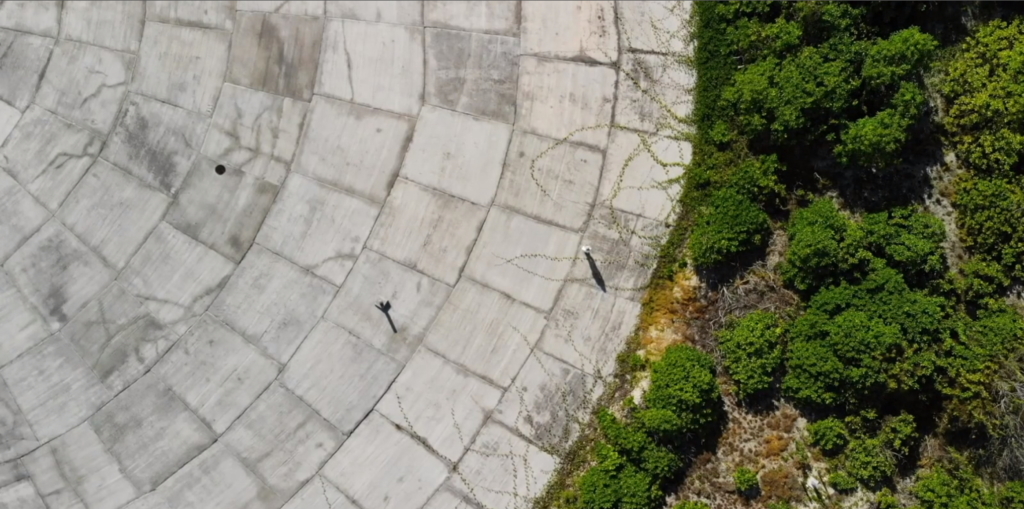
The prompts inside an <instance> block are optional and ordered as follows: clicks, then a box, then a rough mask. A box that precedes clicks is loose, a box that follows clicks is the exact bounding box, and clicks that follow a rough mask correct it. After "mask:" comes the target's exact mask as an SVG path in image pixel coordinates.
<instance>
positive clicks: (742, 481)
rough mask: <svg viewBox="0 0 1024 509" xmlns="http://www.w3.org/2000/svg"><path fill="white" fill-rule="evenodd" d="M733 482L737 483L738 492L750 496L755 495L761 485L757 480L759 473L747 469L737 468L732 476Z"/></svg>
mask: <svg viewBox="0 0 1024 509" xmlns="http://www.w3.org/2000/svg"><path fill="white" fill-rule="evenodd" d="M732 480H733V482H735V483H736V491H738V492H740V493H742V494H744V495H745V496H750V495H752V494H755V493H756V492H757V490H758V488H759V487H760V483H759V482H758V480H757V472H754V471H753V470H751V469H749V468H747V467H740V468H737V469H736V471H735V472H733V474H732Z"/></svg>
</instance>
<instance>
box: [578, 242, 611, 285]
mask: <svg viewBox="0 0 1024 509" xmlns="http://www.w3.org/2000/svg"><path fill="white" fill-rule="evenodd" d="M583 255H584V256H586V257H587V265H590V275H592V276H594V282H595V283H597V286H598V288H600V289H601V291H602V292H604V293H608V288H607V287H606V286H605V283H604V276H602V275H601V269H599V268H597V262H596V261H594V256H593V255H591V254H590V253H589V252H587V253H583Z"/></svg>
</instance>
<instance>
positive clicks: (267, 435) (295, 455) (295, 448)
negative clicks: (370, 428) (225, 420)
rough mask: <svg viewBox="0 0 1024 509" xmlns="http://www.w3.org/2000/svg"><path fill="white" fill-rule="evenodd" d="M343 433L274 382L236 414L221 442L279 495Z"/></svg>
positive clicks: (312, 470)
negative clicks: (238, 415)
mask: <svg viewBox="0 0 1024 509" xmlns="http://www.w3.org/2000/svg"><path fill="white" fill-rule="evenodd" d="M344 440H345V436H344V435H342V434H341V432H339V431H338V430H337V429H335V428H334V426H331V425H330V423H328V422H327V421H325V420H324V419H323V418H322V417H320V416H319V415H317V414H316V412H314V411H313V409H312V408H309V407H308V406H306V404H305V403H303V402H302V400H300V399H299V398H298V397H296V396H295V395H293V394H292V393H290V392H288V390H287V389H285V388H284V387H282V386H281V385H280V384H278V383H276V382H275V383H273V384H271V385H270V388H268V389H267V391H266V392H264V393H263V395H261V396H260V397H259V399H257V400H256V402H255V403H253V404H252V406H251V407H249V409H248V410H246V412H245V413H244V414H242V416H241V417H239V418H238V421H236V422H235V423H234V424H233V425H232V426H231V428H229V429H228V430H227V432H225V433H224V436H223V437H221V442H222V443H223V444H224V445H226V446H227V447H228V448H229V449H231V450H232V451H235V453H236V454H237V455H238V458H239V459H241V460H242V463H244V464H246V465H247V466H248V467H249V469H250V470H252V471H253V472H254V473H255V474H256V475H258V476H259V477H260V478H261V479H262V480H263V482H264V483H265V484H266V485H267V486H269V487H270V488H272V489H273V490H274V491H275V492H277V493H278V494H279V495H282V496H285V497H290V496H292V494H294V493H295V492H297V491H298V490H299V488H300V487H302V485H303V484H304V483H306V481H308V480H309V479H310V478H312V477H313V475H315V474H316V472H317V470H319V469H320V467H321V466H322V465H323V464H324V463H326V462H327V460H328V458H330V457H331V456H332V455H333V454H334V453H335V452H336V451H337V450H338V447H341V443H342V442H344Z"/></svg>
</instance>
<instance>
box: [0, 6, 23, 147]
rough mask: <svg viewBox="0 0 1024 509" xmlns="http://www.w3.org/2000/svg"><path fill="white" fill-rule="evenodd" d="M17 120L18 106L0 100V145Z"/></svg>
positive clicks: (19, 113) (5, 139)
mask: <svg viewBox="0 0 1024 509" xmlns="http://www.w3.org/2000/svg"><path fill="white" fill-rule="evenodd" d="M3 5H6V4H0V7H3ZM18 120H21V112H20V111H18V108H15V107H14V106H11V105H10V104H7V103H5V102H3V101H0V145H3V144H4V142H5V141H7V136H9V135H10V134H11V131H13V130H14V126H16V125H18Z"/></svg>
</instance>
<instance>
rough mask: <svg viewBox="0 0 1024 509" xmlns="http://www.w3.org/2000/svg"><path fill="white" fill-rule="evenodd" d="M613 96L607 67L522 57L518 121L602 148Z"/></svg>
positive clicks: (544, 133)
mask: <svg viewBox="0 0 1024 509" xmlns="http://www.w3.org/2000/svg"><path fill="white" fill-rule="evenodd" d="M552 3H557V4H562V3H563V2H552ZM614 97H615V71H614V70H612V69H610V68H608V67H603V66H597V65H587V64H580V63H576V62H560V61H557V60H546V59H540V58H533V57H523V58H520V59H519V89H518V98H517V104H518V106H517V108H516V127H517V128H519V129H522V130H524V131H529V132H532V133H534V134H540V135H542V136H547V137H548V138H554V139H557V140H560V139H563V138H565V137H567V136H569V135H573V136H572V138H570V140H569V141H572V142H574V143H580V144H583V145H587V146H591V147H595V148H599V149H604V148H605V146H606V145H607V143H608V127H606V126H607V124H609V123H611V121H612V103H613V102H614ZM577 131H578V132H577Z"/></svg>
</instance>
